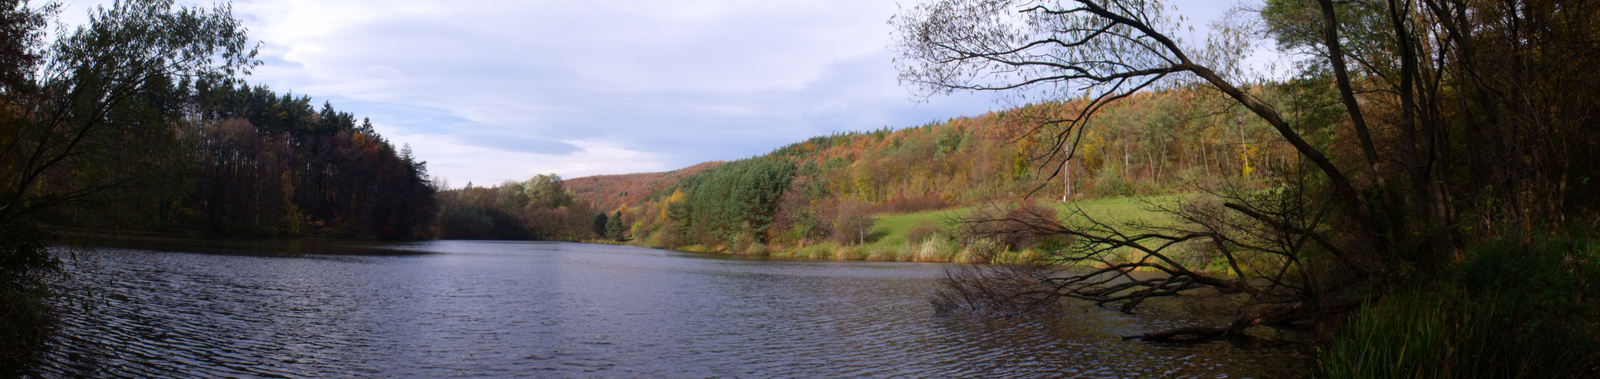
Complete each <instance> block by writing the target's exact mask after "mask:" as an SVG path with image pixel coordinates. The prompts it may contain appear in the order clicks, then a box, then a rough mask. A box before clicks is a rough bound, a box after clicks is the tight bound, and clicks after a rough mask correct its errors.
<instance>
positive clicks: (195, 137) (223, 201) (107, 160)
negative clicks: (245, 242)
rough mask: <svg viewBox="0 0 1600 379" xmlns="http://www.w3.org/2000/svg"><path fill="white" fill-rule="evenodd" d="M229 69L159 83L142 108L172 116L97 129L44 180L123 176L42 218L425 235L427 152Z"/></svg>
mask: <svg viewBox="0 0 1600 379" xmlns="http://www.w3.org/2000/svg"><path fill="white" fill-rule="evenodd" d="M235 84H236V83H234V82H233V81H231V80H200V81H197V82H193V83H190V82H187V81H181V82H177V83H168V84H167V85H168V90H167V91H165V93H167V94H169V95H168V96H166V97H164V98H160V99H157V101H155V105H154V106H150V107H149V108H148V109H143V110H141V111H147V112H171V113H174V114H176V115H178V116H179V117H175V118H174V119H177V120H180V121H178V122H177V124H176V125H170V126H167V127H163V128H133V127H130V128H119V129H117V130H116V131H115V132H114V133H106V134H103V135H100V136H98V137H100V138H98V139H97V140H96V141H94V142H93V145H94V146H95V147H96V148H95V149H93V150H88V151H93V152H94V154H93V155H92V156H84V157H80V159H76V161H75V162H72V164H70V165H69V166H68V167H67V168H66V169H65V170H64V171H62V172H60V173H59V175H56V176H54V177H53V178H52V179H51V180H47V181H46V182H45V183H44V185H45V186H46V187H50V186H55V187H58V188H79V187H83V185H82V184H81V183H80V184H73V183H71V182H72V181H96V180H101V178H108V177H110V178H121V179H119V181H117V182H115V183H109V185H110V186H111V187H113V188H115V189H116V190H115V191H100V192H96V193H91V194H87V195H86V196H87V197H86V198H85V199H84V201H83V202H80V203H78V204H79V206H73V207H65V208H61V209H60V210H58V211H57V212H54V213H53V214H51V215H49V217H47V220H48V221H49V222H50V223H53V224H58V225H64V226H75V227H89V228H100V229H118V230H143V231H163V232H182V233H204V234H223V235H250V236H319V237H337V238H381V239H423V238H430V237H433V235H434V231H433V226H434V217H435V215H436V209H435V206H434V192H435V189H434V188H433V187H432V185H431V183H430V182H429V180H428V174H427V166H426V164H425V162H422V161H419V160H417V159H416V158H415V157H413V156H412V155H411V151H410V147H409V146H406V147H403V148H400V149H396V148H395V146H393V145H392V144H390V143H389V142H388V141H386V140H384V138H383V137H382V136H380V135H378V133H377V132H376V131H374V130H373V127H372V123H371V122H370V121H368V120H359V121H358V120H357V119H356V117H355V116H354V115H351V114H350V113H345V112H339V111H337V110H335V109H333V107H332V106H331V105H330V104H328V103H324V104H323V105H322V107H321V110H320V111H319V110H318V109H317V108H316V107H314V106H313V105H312V104H311V99H310V98H309V97H306V96H298V97H296V96H293V95H289V94H284V95H279V94H276V93H274V92H273V91H271V90H269V89H267V88H266V87H262V86H254V87H252V86H249V85H248V84H244V83H237V85H235Z"/></svg>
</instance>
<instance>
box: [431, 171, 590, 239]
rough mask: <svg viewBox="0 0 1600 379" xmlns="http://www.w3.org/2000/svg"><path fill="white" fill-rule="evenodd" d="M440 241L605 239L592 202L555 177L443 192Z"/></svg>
mask: <svg viewBox="0 0 1600 379" xmlns="http://www.w3.org/2000/svg"><path fill="white" fill-rule="evenodd" d="M438 201H439V206H440V214H439V229H438V230H439V234H438V237H439V238H445V239H507V240H522V239H534V240H562V241H580V240H587V239H592V238H595V237H598V236H602V235H605V229H604V228H605V226H606V223H607V222H608V221H609V220H601V221H599V223H598V224H599V225H598V226H597V225H596V222H595V216H596V214H595V211H594V210H593V208H591V207H590V206H589V201H588V200H583V199H576V198H574V197H573V196H572V194H571V193H569V192H567V190H566V187H565V186H563V185H562V182H561V177H560V176H556V175H554V174H550V175H536V176H534V177H533V178H529V179H528V180H526V181H521V182H519V181H514V180H508V181H506V182H505V183H501V184H500V185H499V186H494V187H480V186H474V185H472V183H467V186H466V187H464V188H461V189H454V190H447V191H442V192H440V193H439V195H438Z"/></svg>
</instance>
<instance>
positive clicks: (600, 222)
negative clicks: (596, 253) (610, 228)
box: [589, 212, 610, 236]
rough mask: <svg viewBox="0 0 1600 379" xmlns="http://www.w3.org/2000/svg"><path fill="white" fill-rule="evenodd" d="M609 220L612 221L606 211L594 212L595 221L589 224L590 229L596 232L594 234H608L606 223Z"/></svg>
mask: <svg viewBox="0 0 1600 379" xmlns="http://www.w3.org/2000/svg"><path fill="white" fill-rule="evenodd" d="M609 222H610V218H609V217H606V213H605V212H598V213H595V214H594V223H592V224H589V230H590V231H592V232H594V235H597V236H603V235H606V225H607V224H608V223H609Z"/></svg>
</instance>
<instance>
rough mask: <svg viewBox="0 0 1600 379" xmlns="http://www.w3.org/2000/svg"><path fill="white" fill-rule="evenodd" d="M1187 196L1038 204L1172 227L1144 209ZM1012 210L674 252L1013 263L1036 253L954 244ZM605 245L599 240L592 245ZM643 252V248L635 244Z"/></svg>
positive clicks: (906, 216)
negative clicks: (840, 236)
mask: <svg viewBox="0 0 1600 379" xmlns="http://www.w3.org/2000/svg"><path fill="white" fill-rule="evenodd" d="M1191 196H1194V195H1193V194H1174V195H1155V196H1132V197H1105V198H1092V199H1081V200H1073V201H1071V202H1059V201H1040V202H1039V204H1040V205H1048V206H1050V207H1052V208H1053V209H1054V210H1055V211H1056V212H1057V213H1058V214H1062V215H1065V214H1068V213H1070V212H1076V211H1080V210H1081V211H1082V212H1083V213H1084V214H1085V215H1088V216H1089V217H1092V218H1094V219H1095V220H1096V221H1099V222H1104V223H1108V224H1124V223H1130V222H1144V223H1150V224H1158V225H1159V224H1164V223H1169V222H1172V220H1171V219H1170V216H1169V215H1167V214H1165V213H1162V212H1160V211H1156V210H1152V209H1150V206H1151V205H1152V204H1161V205H1171V204H1174V203H1177V202H1181V201H1184V200H1186V199H1188V198H1189V197H1191ZM997 206H998V207H1006V206H1015V203H1009V204H1004V203H999V204H988V205H975V206H967V207H960V208H950V209H941V210H932V211H923V212H911V213H890V214H879V215H876V216H874V217H873V220H874V226H873V228H872V229H871V232H870V233H869V237H868V238H867V242H866V243H863V244H841V243H839V242H837V241H821V242H816V243H811V244H805V245H799V246H782V245H763V244H760V243H751V244H750V245H749V246H746V247H744V248H742V249H740V248H735V247H731V246H706V245H688V246H678V247H675V248H674V249H676V250H684V251H693V252H700V253H720V254H733V255H755V256H769V257H777V258H795V259H817V260H846V261H895V262H960V263H987V262H1016V261H1022V260H1026V259H1029V258H1031V257H1035V256H1037V255H1038V254H1040V252H1039V251H1036V250H1035V249H1006V250H1004V251H1001V252H999V253H998V254H993V255H992V256H991V254H989V253H987V252H988V251H991V250H992V246H989V245H986V244H984V243H983V242H981V241H980V242H977V243H972V244H963V243H962V242H961V241H959V240H958V236H957V227H958V224H959V222H960V219H961V218H963V217H967V216H969V215H971V214H973V212H975V211H977V210H979V209H980V208H983V207H991V208H992V207H997ZM597 242H602V243H606V242H603V241H597ZM636 244H638V245H641V246H646V247H654V246H648V245H646V244H639V243H636Z"/></svg>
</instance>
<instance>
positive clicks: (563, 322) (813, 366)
mask: <svg viewBox="0 0 1600 379" xmlns="http://www.w3.org/2000/svg"><path fill="white" fill-rule="evenodd" d="M145 248H148V247H145ZM407 249H410V250H414V251H425V252H434V253H435V254H418V255H407V256H356V257H352V256H320V255H301V256H292V257H281V256H245V255H215V254H190V253H176V252H161V251H152V250H131V249H101V250H98V251H90V252H80V253H79V254H78V256H79V261H78V262H77V263H76V264H75V265H74V266H73V267H74V270H75V272H74V275H72V276H71V278H70V279H69V281H68V282H67V283H63V287H64V288H82V289H87V290H79V291H68V294H69V296H67V297H64V298H63V299H60V301H59V304H58V306H60V308H61V309H65V310H71V311H69V312H67V313H65V314H64V315H63V317H62V319H61V322H60V325H59V328H58V330H57V331H56V333H54V335H53V336H52V337H51V342H50V349H49V350H48V351H46V352H44V354H43V355H44V356H43V357H42V358H41V359H40V361H39V362H38V364H37V365H36V367H34V368H33V373H32V376H41V377H84V376H90V377H101V376H111V377H217V376H221V377H328V376H332V377H372V376H384V377H387V376H401V377H470V376H489V377H503V376H540V377H544V376H556V377H640V376H644V377H708V376H734V377H744V376H753V377H774V376H776V377H814V376H829V377H832V376H867V377H904V376H913V377H927V376H935V377H946V376H985V377H989V376H1027V377H1067V378H1098V377H1195V378H1198V377H1208V378H1210V377H1284V376H1297V375H1300V374H1301V373H1302V372H1303V370H1304V369H1305V362H1306V360H1307V358H1306V356H1305V353H1304V351H1303V350H1302V349H1301V348H1299V347H1297V346H1287V347H1285V346H1275V345H1266V346H1261V345H1259V344H1248V343H1245V344H1241V343H1234V342H1226V341H1219V342H1212V343H1205V344H1199V345H1163V344H1150V343H1143V342H1127V341H1121V340H1120V339H1118V338H1117V337H1116V336H1117V335H1120V334H1125V333H1128V332H1129V331H1135V330H1147V329H1150V328H1155V327H1162V326H1167V325H1174V323H1181V322H1185V320H1182V319H1179V318H1172V317H1166V318H1161V317H1131V316H1125V315H1119V314H1114V313H1107V312H1102V311H1098V310H1089V311H1084V310H1081V309H1077V308H1072V309H1069V310H1067V311H1066V312H1064V313H1063V314H1062V315H1058V316H1050V317H1046V316H1038V317H1022V318H1013V319H1003V320H992V319H975V318H969V317H938V316H934V315H933V312H932V311H931V309H930V308H929V305H928V302H927V298H928V295H929V292H930V291H931V290H932V288H933V287H934V284H935V282H936V281H937V279H938V278H940V277H942V276H943V271H942V270H943V268H944V266H941V265H936V264H919V263H899V264H896V263H840V262H793V261H788V262H784V261H751V260H721V259H702V258H698V257H696V256H686V254H681V253H676V252H664V251H660V250H650V249H640V248H632V247H617V246H604V245H582V244H550V243H482V242H479V243H474V242H459V241H438V242H433V243H429V244H421V245H414V246H408V247H407ZM85 310H86V311H85Z"/></svg>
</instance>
